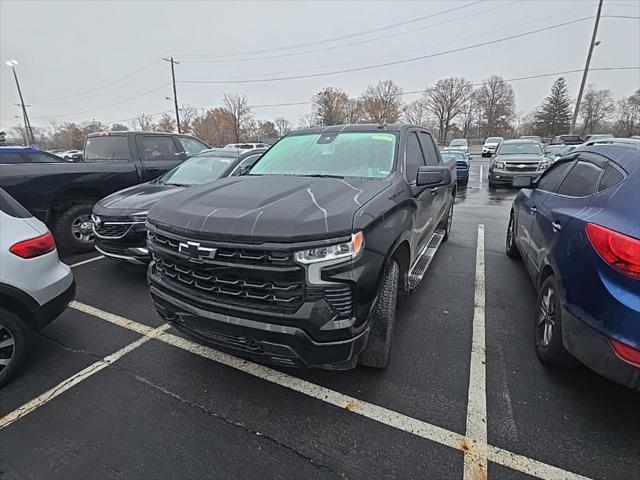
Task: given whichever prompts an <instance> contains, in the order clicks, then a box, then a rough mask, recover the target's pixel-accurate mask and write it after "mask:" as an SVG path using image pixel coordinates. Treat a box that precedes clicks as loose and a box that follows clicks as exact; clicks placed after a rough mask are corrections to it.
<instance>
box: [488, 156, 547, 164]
mask: <svg viewBox="0 0 640 480" xmlns="http://www.w3.org/2000/svg"><path fill="white" fill-rule="evenodd" d="M496 160H499V161H501V162H512V163H523V162H541V161H542V160H544V155H543V154H539V155H496Z"/></svg>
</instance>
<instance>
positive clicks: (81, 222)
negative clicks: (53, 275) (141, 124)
mask: <svg viewBox="0 0 640 480" xmlns="http://www.w3.org/2000/svg"><path fill="white" fill-rule="evenodd" d="M207 148H208V146H207V145H206V144H205V143H204V142H201V141H200V140H198V139H196V138H194V137H190V136H187V135H175V134H169V133H156V132H103V133H96V134H91V135H88V136H87V138H86V141H85V147H84V162H80V163H68V162H65V161H64V160H62V159H60V158H59V157H56V156H55V155H52V154H49V153H47V152H41V151H38V150H33V149H20V150H18V149H15V148H11V147H2V148H0V169H1V170H2V175H0V187H3V188H4V189H6V190H7V192H8V193H9V194H11V195H12V196H13V197H14V198H15V199H16V200H18V201H19V202H20V203H21V204H22V205H23V206H24V207H25V208H26V209H27V210H29V211H30V212H31V213H32V214H33V215H34V216H35V217H37V218H39V219H40V220H42V221H43V222H45V223H46V224H47V225H48V226H49V227H50V228H51V230H52V231H53V234H54V236H55V239H56V242H57V244H58V246H59V247H60V248H61V249H64V250H67V251H73V252H86V251H91V250H93V231H92V224H91V212H92V210H93V204H94V203H95V202H96V201H97V200H99V199H100V198H103V197H105V196H107V195H109V194H110V193H113V192H116V191H118V190H122V189H123V188H125V187H129V186H131V185H136V184H138V183H141V182H146V181H149V180H153V179H154V178H156V177H158V176H160V175H162V174H163V173H165V172H167V171H168V170H169V169H171V168H173V167H175V166H176V165H177V164H179V163H180V162H182V161H183V160H185V159H186V158H187V157H189V156H191V155H194V154H195V153H199V152H201V151H202V150H205V149H207ZM34 163H39V165H33V164H34Z"/></svg>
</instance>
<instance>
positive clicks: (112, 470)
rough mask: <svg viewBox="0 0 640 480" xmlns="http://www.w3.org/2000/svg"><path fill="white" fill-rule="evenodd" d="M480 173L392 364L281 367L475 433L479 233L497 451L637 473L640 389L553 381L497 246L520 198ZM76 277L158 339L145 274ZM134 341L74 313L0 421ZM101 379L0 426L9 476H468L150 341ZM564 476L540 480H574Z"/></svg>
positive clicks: (556, 375) (583, 372) (356, 422)
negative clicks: (490, 186)
mask: <svg viewBox="0 0 640 480" xmlns="http://www.w3.org/2000/svg"><path fill="white" fill-rule="evenodd" d="M487 163H488V162H486V161H485V160H481V159H479V158H478V157H474V159H473V160H472V164H473V167H472V175H471V179H470V182H469V187H468V188H467V189H465V190H461V191H460V194H459V197H458V201H457V206H456V209H455V214H454V224H453V231H452V238H451V240H450V241H449V242H447V243H446V244H443V246H442V247H441V248H440V250H439V251H438V253H437V254H436V257H435V259H434V260H433V263H432V265H431V267H430V269H429V271H428V272H427V274H426V276H425V278H424V280H423V282H422V284H421V285H420V287H419V288H418V290H417V291H416V292H415V293H414V294H413V295H411V296H410V297H408V298H407V299H406V300H405V301H403V302H401V303H400V304H399V307H398V320H397V324H396V332H395V338H394V351H393V358H392V362H391V365H390V366H389V368H388V369H386V370H385V371H383V372H378V371H375V370H371V369H366V368H361V367H359V368H357V369H355V370H353V371H349V372H328V371H314V370H310V371H298V370H285V369H283V370H281V371H282V372H284V373H286V374H289V375H292V376H294V377H297V378H300V379H303V380H305V381H307V382H311V383H313V384H315V385H319V386H322V387H326V388H328V389H331V390H333V391H335V392H339V393H341V394H344V395H348V396H350V397H354V398H356V399H359V400H362V401H363V402H368V403H369V404H373V405H376V406H380V407H383V408H385V409H388V410H389V411H392V412H397V413H399V414H402V415H404V416H407V417H410V418H411V419H415V420H416V421H420V422H426V423H428V424H431V425H434V426H436V427H439V428H442V429H445V430H446V431H449V432H454V433H456V434H459V435H465V429H466V424H465V421H466V415H467V401H468V390H469V378H470V373H469V371H470V356H471V340H472V326H473V325H472V318H473V311H474V268H475V255H476V238H477V226H478V224H479V223H482V224H484V225H485V283H486V308H485V322H486V331H485V334H486V403H487V440H488V444H489V445H492V446H495V447H499V448H501V449H504V450H507V451H509V452H513V453H515V454H519V455H522V456H524V457H527V458H531V459H535V460H537V461H540V462H544V463H546V464H548V465H552V466H555V467H558V468H560V469H562V470H561V472H574V473H576V474H580V475H583V476H585V477H588V478H602V479H625V480H627V479H633V478H638V476H639V473H638V472H640V409H639V408H638V405H640V396H639V393H638V392H634V391H630V390H626V389H624V388H622V387H619V386H617V385H615V384H612V383H611V382H609V381H607V380H605V379H603V378H601V377H598V376H597V375H596V374H594V373H592V372H590V371H588V370H587V369H585V368H579V369H576V370H555V369H550V368H548V367H545V366H543V365H542V364H540V362H539V361H538V360H537V358H536V356H535V352H534V349H533V343H532V338H531V337H532V334H531V331H532V321H533V308H534V304H535V292H534V289H533V287H532V285H531V282H530V281H529V278H528V276H527V274H526V272H525V270H524V268H523V266H522V265H521V264H520V263H518V262H514V261H512V260H510V259H509V258H507V256H506V255H505V254H504V247H503V244H504V234H505V229H506V223H507V219H508V214H509V206H510V202H511V199H512V198H513V195H514V192H513V191H510V190H497V191H493V192H490V191H488V190H487V187H486V172H487V166H488V165H487ZM481 166H482V167H483V175H482V176H481V175H480V167H481ZM483 177H484V178H483ZM92 256H95V255H87V256H82V257H78V258H75V257H74V258H69V259H66V261H67V262H68V263H74V262H76V261H79V260H83V259H85V258H90V257H92ZM74 274H75V277H76V282H77V286H78V293H77V301H79V302H81V303H83V304H85V305H89V306H92V307H96V308H99V309H101V310H104V311H105V312H109V313H112V314H116V315H120V316H122V317H125V318H126V319H130V320H133V321H135V322H138V323H139V324H142V325H146V326H148V327H151V328H157V327H159V326H161V325H162V321H161V320H160V318H159V317H158V316H157V315H156V313H155V311H154V309H153V307H152V304H151V301H150V299H149V295H148V291H147V286H146V280H145V272H144V269H141V268H138V267H135V266H132V265H125V264H120V263H116V262H112V261H109V260H99V261H95V262H91V263H87V264H84V265H81V266H78V267H76V268H74ZM170 332H171V333H173V334H176V335H179V334H177V332H174V331H170ZM140 338H141V335H140V334H138V333H136V332H134V331H131V330H129V329H126V328H122V327H121V326H118V325H116V324H114V323H111V322H108V321H105V320H104V319H102V318H98V317H97V316H94V315H90V314H87V313H84V312H82V311H79V310H78V309H72V308H70V309H68V310H67V311H66V312H65V313H64V314H63V315H62V316H61V317H60V318H59V319H58V320H56V321H55V322H54V323H52V324H51V325H50V326H49V327H47V328H46V329H45V330H44V331H43V332H42V333H41V334H39V335H37V336H35V337H34V346H33V350H32V352H31V355H30V357H29V360H28V361H27V362H26V365H25V366H24V368H23V370H22V372H21V374H20V375H19V376H18V377H17V378H16V379H15V380H14V381H12V382H11V383H10V384H8V385H7V386H6V387H4V388H3V389H2V390H0V418H2V417H4V416H5V415H7V414H9V413H11V412H14V411H15V410H16V409H17V408H19V407H20V406H21V405H24V404H25V403H27V402H29V401H31V400H33V399H34V398H36V397H38V396H39V395H41V394H42V393H43V392H46V391H47V390H49V389H51V388H53V387H55V386H56V385H59V384H60V383H61V382H66V381H68V379H70V378H71V377H73V376H74V375H76V374H77V373H78V372H80V371H82V370H83V369H85V368H87V367H90V366H91V368H94V367H93V365H96V364H98V365H100V362H102V361H103V359H104V358H105V357H107V356H109V355H111V354H113V353H114V352H117V351H119V350H120V349H122V348H123V347H126V346H127V345H130V344H132V342H136V341H137V340H139V339H140ZM96 368H97V367H96ZM100 368H101V370H100V371H98V372H97V373H95V374H94V375H91V376H88V377H87V378H85V379H84V380H82V381H81V382H79V383H78V384H76V385H74V386H73V387H71V388H69V389H67V390H64V391H62V393H60V394H59V395H58V396H55V398H52V399H51V400H50V401H48V402H46V403H44V404H43V405H41V406H39V408H36V409H34V410H33V411H30V412H29V413H27V414H25V415H24V416H23V417H22V418H19V419H18V420H16V421H14V422H13V423H11V424H9V425H7V426H6V427H4V428H0V478H1V479H2V480H8V479H26V478H59V479H76V478H77V479H86V478H256V479H257V478H260V479H263V478H323V479H324V478H356V479H359V478H421V479H462V478H463V468H464V467H463V464H464V460H463V457H464V453H463V452H462V451H461V450H459V449H455V448H450V447H448V446H445V445H443V444H441V443H437V442H434V441H430V440H428V439H426V438H424V437H421V436H419V435H415V434H412V433H408V432H407V431H403V430H401V429H398V428H394V427H393V426H390V425H389V424H385V423H384V422H381V421H377V420H376V419H374V418H369V417H367V416H364V415H360V414H357V413H355V412H352V411H350V410H351V409H349V408H339V407H337V406H335V405H332V404H329V403H328V402H326V401H321V400H319V399H317V398H313V397H312V396H310V395H305V394H303V393H301V392H299V391H295V390H293V389H291V388H287V387H286V386H283V385H279V384H276V383H274V382H270V381H265V380H264V379H262V378H259V377H257V376H255V375H251V374H247V373H246V372H244V371H242V370H239V369H237V368H230V367H229V366H226V365H223V364H221V363H218V362H215V361H212V360H210V359H207V358H204V357H202V356H198V355H194V354H193V353H191V352H189V351H186V350H184V349H180V348H176V347H175V346H174V345H170V344H168V343H166V342H163V341H159V340H157V339H149V340H148V341H146V342H145V343H143V344H142V345H140V346H138V347H137V348H135V349H133V350H131V351H130V352H129V353H127V354H125V355H122V356H121V357H118V358H117V359H116V360H115V361H113V362H112V363H109V364H108V365H107V366H104V365H103V366H101V367H100ZM353 410H356V408H354V409H353ZM519 470H524V471H516V469H513V468H509V467H506V466H503V465H497V464H495V463H491V462H490V463H489V466H488V476H489V478H490V479H526V478H534V476H532V475H530V474H532V473H533V472H527V471H526V468H519ZM559 475H560V476H556V477H551V476H548V478H557V479H560V478H577V477H570V476H562V473H559Z"/></svg>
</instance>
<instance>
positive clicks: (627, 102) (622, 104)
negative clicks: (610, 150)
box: [616, 89, 640, 137]
mask: <svg viewBox="0 0 640 480" xmlns="http://www.w3.org/2000/svg"><path fill="white" fill-rule="evenodd" d="M616 134H617V135H619V136H624V137H630V136H631V135H638V134H640V89H639V90H637V91H636V93H634V94H633V95H631V96H630V97H627V98H623V99H621V100H620V101H618V114H617V120H616Z"/></svg>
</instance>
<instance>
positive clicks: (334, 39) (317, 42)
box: [176, 0, 484, 58]
mask: <svg viewBox="0 0 640 480" xmlns="http://www.w3.org/2000/svg"><path fill="white" fill-rule="evenodd" d="M483 1H484V0H476V1H474V2H470V3H467V4H465V5H462V6H459V7H454V8H450V9H448V10H442V11H440V12H436V13H432V14H430V15H425V16H422V17H418V18H413V19H411V20H405V21H403V22H399V23H394V24H390V25H385V26H382V27H376V28H372V29H369V30H363V31H360V32H356V33H351V34H349V35H341V36H338V37H332V38H325V39H323V40H315V41H313V42H307V43H296V44H295V45H287V46H282V47H275V48H269V49H262V50H250V51H244V52H235V53H226V54H224V53H219V54H185V55H176V57H179V58H187V57H211V58H225V57H238V56H243V55H252V54H257V53H268V52H275V51H281V50H297V49H299V48H304V47H311V46H313V45H320V44H323V43H330V42H337V41H339V40H345V39H347V38H354V37H360V36H362V35H368V34H371V33H375V32H380V31H383V30H389V29H392V28H396V27H401V26H403V25H408V24H411V23H416V22H421V21H423V20H427V19H429V18H434V17H438V16H440V15H444V14H447V13H451V12H455V11H458V10H460V9H463V8H467V7H471V6H473V5H477V4H479V3H483Z"/></svg>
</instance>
